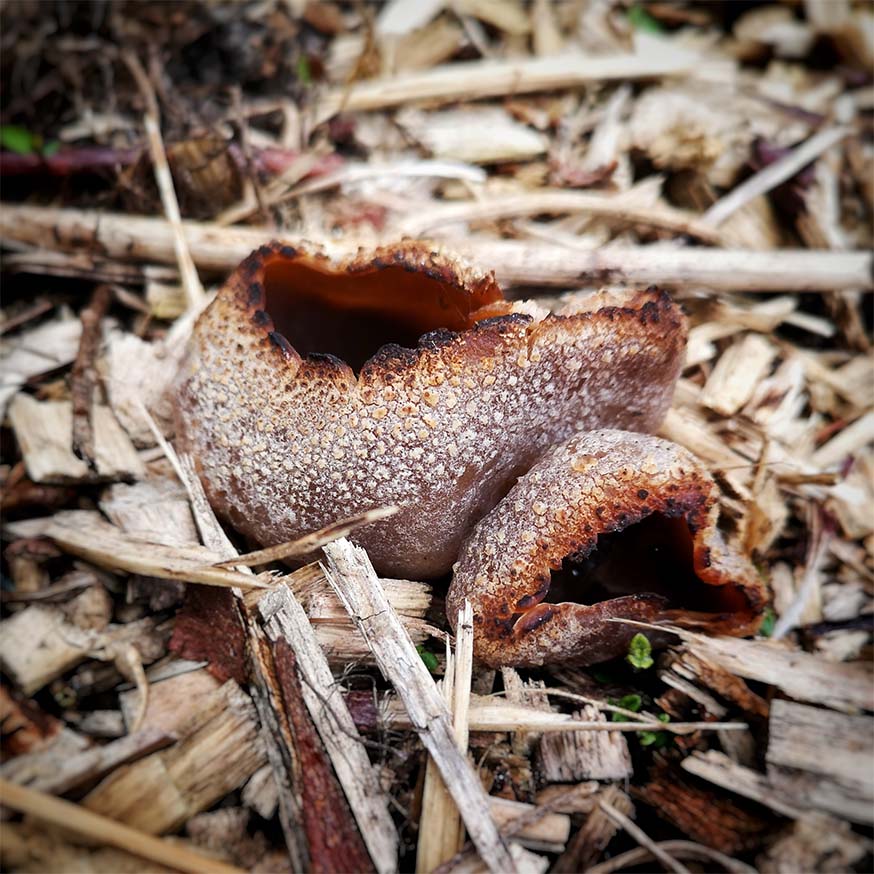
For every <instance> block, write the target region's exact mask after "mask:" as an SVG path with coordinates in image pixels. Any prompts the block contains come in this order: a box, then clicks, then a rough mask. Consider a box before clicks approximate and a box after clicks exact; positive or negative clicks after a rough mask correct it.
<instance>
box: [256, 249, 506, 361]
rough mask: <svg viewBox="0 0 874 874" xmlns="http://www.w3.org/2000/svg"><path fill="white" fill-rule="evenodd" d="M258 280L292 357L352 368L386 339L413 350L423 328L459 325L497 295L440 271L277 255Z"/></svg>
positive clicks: (465, 323)
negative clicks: (346, 265)
mask: <svg viewBox="0 0 874 874" xmlns="http://www.w3.org/2000/svg"><path fill="white" fill-rule="evenodd" d="M263 283H264V290H265V295H266V307H265V308H266V310H267V312H268V313H269V315H270V317H271V318H272V319H273V323H274V326H275V329H276V330H277V331H278V332H279V333H281V334H282V335H284V336H285V338H286V339H287V340H288V341H289V342H290V343H291V345H292V346H293V347H294V348H295V350H296V351H297V352H298V354H299V355H301V356H306V355H309V354H311V353H322V354H330V355H334V356H335V357H337V358H339V359H341V360H342V361H345V362H346V363H347V364H348V365H349V366H350V367H352V368H353V369H354V370H356V371H358V370H360V369H361V366H362V365H363V364H364V363H365V362H366V361H367V360H368V359H369V358H371V357H372V356H373V355H374V354H375V353H376V352H377V351H378V350H379V349H380V348H381V347H382V346H385V345H386V344H388V343H395V344H397V345H399V346H406V347H409V348H414V347H415V346H416V344H417V343H418V340H419V338H420V337H421V336H422V334H425V333H427V332H429V331H434V330H437V329H439V328H444V329H447V330H450V331H463V330H466V329H467V328H470V327H471V326H472V325H473V324H474V322H475V321H476V319H475V318H474V314H475V312H476V311H477V310H478V309H480V308H481V307H483V306H485V305H486V304H488V303H492V302H494V301H496V300H501V299H502V296H501V292H500V289H499V288H498V287H497V286H496V285H495V284H494V283H490V282H483V283H480V284H478V285H476V286H474V287H473V289H468V288H466V287H464V286H463V285H461V284H460V283H459V282H458V281H457V280H455V279H454V277H453V276H452V275H451V274H450V273H449V272H448V271H447V275H446V277H441V276H439V274H437V271H434V274H432V273H426V272H424V271H423V270H417V269H413V268H410V267H406V266H404V265H400V264H390V265H387V266H383V267H374V268H373V269H370V270H364V271H361V270H355V271H354V272H350V271H345V272H344V271H338V270H336V269H334V268H332V267H331V266H330V265H329V264H327V263H326V264H325V265H324V266H321V265H320V264H319V263H318V262H314V261H304V260H302V259H295V258H283V257H279V256H277V257H274V258H271V259H270V260H268V261H267V263H266V264H265V266H264V277H263Z"/></svg>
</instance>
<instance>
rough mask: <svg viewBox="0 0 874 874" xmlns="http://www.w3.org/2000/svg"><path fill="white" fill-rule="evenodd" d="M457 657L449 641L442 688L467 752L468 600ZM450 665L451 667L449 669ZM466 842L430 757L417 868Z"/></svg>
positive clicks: (446, 856) (435, 862)
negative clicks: (449, 703)
mask: <svg viewBox="0 0 874 874" xmlns="http://www.w3.org/2000/svg"><path fill="white" fill-rule="evenodd" d="M457 628H458V632H457V636H456V646H455V657H454V658H453V657H452V655H451V652H450V650H449V642H448V641H447V644H446V652H447V659H446V672H445V675H444V676H445V678H444V681H443V683H444V685H443V692H444V696H445V697H446V700H447V702H451V705H452V707H451V710H452V727H453V731H454V733H455V742H456V743H457V744H458V749H459V751H460V752H461V753H463V754H466V753H467V742H468V736H469V723H468V717H469V712H470V683H471V678H472V676H473V609H472V608H471V606H470V603H469V602H468V601H465V602H464V608H463V609H462V610H460V611H459V613H458V626H457ZM450 666H451V669H450ZM463 843H464V827H463V825H462V823H461V817H460V815H459V812H458V808H457V807H456V805H455V802H454V801H453V800H452V796H451V795H450V794H449V791H448V790H447V788H446V785H445V784H444V783H443V780H442V779H441V778H440V772H439V769H438V767H437V763H436V762H435V761H434V759H433V758H430V757H429V759H428V764H427V766H426V769H425V788H424V790H423V792H422V815H421V817H420V828H419V845H418V847H417V852H416V870H417V871H421V872H426V871H433V870H434V869H435V868H437V867H438V866H439V865H441V864H442V863H443V862H445V861H446V860H447V859H451V858H452V857H453V856H454V855H455V854H456V853H457V852H458V851H459V850H460V849H461V847H462V844H463Z"/></svg>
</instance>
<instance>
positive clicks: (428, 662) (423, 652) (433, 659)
mask: <svg viewBox="0 0 874 874" xmlns="http://www.w3.org/2000/svg"><path fill="white" fill-rule="evenodd" d="M416 652H417V653H419V657H420V658H421V659H422V661H423V662H424V663H425V667H426V668H427V669H428V670H429V671H430V672H431V673H432V674H433V673H434V671H436V670H437V668H438V665H439V663H438V661H437V656H435V655H434V653H433V652H428V650H427V649H425V647H424V646H421V645H420V646H417V647H416Z"/></svg>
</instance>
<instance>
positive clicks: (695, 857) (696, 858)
mask: <svg viewBox="0 0 874 874" xmlns="http://www.w3.org/2000/svg"><path fill="white" fill-rule="evenodd" d="M655 847H658V848H659V849H660V850H663V851H664V852H665V853H669V854H670V855H671V856H673V857H674V858H677V859H689V860H690V861H693V862H705V863H707V862H714V863H716V864H717V865H719V866H720V867H722V868H725V870H726V871H730V872H731V874H756V869H755V868H752V867H750V866H749V865H746V864H744V863H743V862H738V860H737V859H732V858H731V856H726V855H725V853H720V852H719V851H718V850H712V849H710V847H705V846H704V845H703V844H696V843H695V842H694V841H659V842H658V843H656V844H654V848H655ZM656 858H657V856H656V855H655V853H654V852H653V850H649V849H647V848H646V847H638V848H637V849H634V850H628V851H627V852H625V853H620V854H619V855H618V856H614V857H613V858H612V859H608V860H607V861H606V862H602V863H601V864H600V865H593V866H592V867H591V868H588V869H586V874H613V872H614V871H621V870H622V869H623V868H631V867H633V866H637V865H643V864H645V863H647V862H652V861H653V860H654V859H656Z"/></svg>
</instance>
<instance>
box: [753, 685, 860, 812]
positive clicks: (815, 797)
mask: <svg viewBox="0 0 874 874" xmlns="http://www.w3.org/2000/svg"><path fill="white" fill-rule="evenodd" d="M872 759H874V718H872V717H870V716H848V715H847V714H845V713H835V712H834V711H831V710H823V709H821V708H818V707H810V706H808V705H806V704H796V703H795V702H794V701H782V700H777V701H774V702H773V703H772V705H771V719H770V721H769V723H768V754H767V762H768V779H769V781H770V782H771V784H772V785H773V786H774V787H775V788H777V789H778V790H779V791H782V792H784V793H785V794H786V795H787V796H788V797H792V796H793V795H795V797H798V798H801V799H804V805H805V806H807V807H813V808H816V809H818V810H823V811H827V812H829V813H833V814H835V815H837V816H839V817H842V818H844V819H849V820H850V821H852V822H860V823H864V824H867V825H871V824H872V823H874V775H872V773H871V767H870V763H871V761H872Z"/></svg>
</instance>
